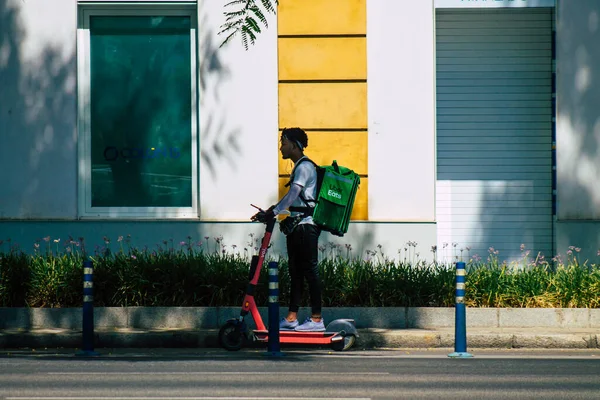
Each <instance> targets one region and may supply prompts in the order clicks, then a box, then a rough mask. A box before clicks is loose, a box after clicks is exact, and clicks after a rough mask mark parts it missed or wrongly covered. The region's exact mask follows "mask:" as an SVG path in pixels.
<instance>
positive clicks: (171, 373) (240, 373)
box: [46, 371, 390, 376]
mask: <svg viewBox="0 0 600 400" xmlns="http://www.w3.org/2000/svg"><path fill="white" fill-rule="evenodd" d="M315 374H317V375H339V374H340V373H339V372H320V371H319V372H277V375H292V376H298V375H315ZM343 374H344V376H347V375H359V376H364V375H389V374H390V373H389V372H343ZM46 375H102V376H104V375H273V372H252V371H246V372H203V371H198V372H189V371H182V372H177V371H173V372H81V371H78V372H46Z"/></svg>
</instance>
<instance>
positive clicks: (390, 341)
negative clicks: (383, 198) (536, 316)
mask: <svg viewBox="0 0 600 400" xmlns="http://www.w3.org/2000/svg"><path fill="white" fill-rule="evenodd" d="M218 332H219V331H218V330H217V329H202V330H188V329H168V330H134V329H119V330H114V329H111V330H95V331H94V336H95V348H218V347H219V343H218ZM358 333H359V338H358V339H357V342H356V345H355V346H354V349H355V350H362V349H364V350H367V349H384V348H385V349H402V348H452V347H454V332H453V331H451V330H421V329H394V330H390V329H376V328H371V329H359V330H358ZM598 335H599V334H597V333H594V332H583V331H581V332H572V333H537V332H530V333H515V332H493V331H486V332H480V331H476V330H475V331H474V332H467V342H468V345H469V348H490V349H491V348H493V349H525V348H528V349H598V348H600V346H599V344H598ZM81 344H82V332H81V331H77V330H68V329H45V330H42V329H40V330H29V331H25V330H19V329H17V330H5V331H2V332H0V348H7V349H9V348H13V349H14V348H79V347H81ZM261 346H263V345H262V344H255V345H252V344H251V345H249V346H248V347H261Z"/></svg>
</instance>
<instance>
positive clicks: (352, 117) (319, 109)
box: [279, 82, 367, 150]
mask: <svg viewBox="0 0 600 400" xmlns="http://www.w3.org/2000/svg"><path fill="white" fill-rule="evenodd" d="M291 126H299V127H301V128H304V129H344V128H346V129H348V128H350V129H355V128H362V129H366V128H367V84H366V83H354V82H352V83H280V84H279V128H286V127H287V128H289V127H291ZM365 150H366V149H365Z"/></svg>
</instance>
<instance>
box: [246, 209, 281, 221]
mask: <svg viewBox="0 0 600 400" xmlns="http://www.w3.org/2000/svg"><path fill="white" fill-rule="evenodd" d="M257 208H258V207H257ZM274 208H275V206H271V207H269V208H268V209H267V210H266V211H265V210H261V209H259V210H260V211H258V212H257V213H256V214H254V215H253V216H252V218H250V220H251V221H252V222H261V223H263V224H265V223H267V222H268V221H270V220H272V219H273V218H275V213H274V212H273V209H274Z"/></svg>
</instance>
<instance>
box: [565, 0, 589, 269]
mask: <svg viewBox="0 0 600 400" xmlns="http://www.w3.org/2000/svg"><path fill="white" fill-rule="evenodd" d="M599 40H600V3H599V2H598V1H595V0H581V1H577V5H576V6H575V4H574V3H573V2H572V1H568V0H559V2H558V7H557V41H556V44H557V54H556V59H557V124H556V127H557V132H556V155H557V199H558V202H557V218H558V222H557V223H556V251H557V252H561V253H563V254H564V252H565V251H566V250H567V248H568V246H577V247H580V248H582V253H581V256H582V258H591V259H592V260H596V259H597V256H596V252H597V250H598V248H600V221H599V218H600V185H598V176H600V152H599V151H598V150H599V146H600V114H599V113H598V104H600V48H599V47H598V45H597V44H598V41H599Z"/></svg>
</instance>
